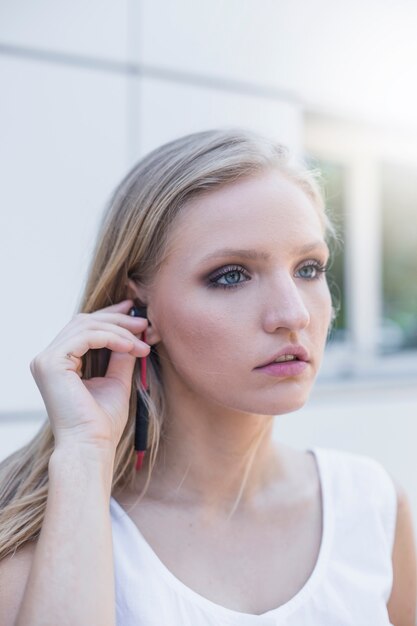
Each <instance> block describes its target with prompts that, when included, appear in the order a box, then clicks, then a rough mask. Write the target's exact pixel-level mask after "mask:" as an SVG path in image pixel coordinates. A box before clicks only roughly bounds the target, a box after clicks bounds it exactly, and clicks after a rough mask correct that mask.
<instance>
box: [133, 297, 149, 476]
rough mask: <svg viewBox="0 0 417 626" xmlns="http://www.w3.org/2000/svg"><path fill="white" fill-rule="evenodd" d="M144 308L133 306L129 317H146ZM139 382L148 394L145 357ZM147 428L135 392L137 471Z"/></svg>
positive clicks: (143, 407)
mask: <svg viewBox="0 0 417 626" xmlns="http://www.w3.org/2000/svg"><path fill="white" fill-rule="evenodd" d="M146 312H147V307H146V306H138V307H137V306H134V307H132V308H131V309H130V311H129V315H130V316H132V317H145V318H146V317H147V315H146ZM141 340H142V341H146V331H145V330H144V331H143V333H142V334H141ZM140 380H141V384H142V389H143V390H144V391H145V392H148V385H147V380H146V357H142V358H141V359H140ZM148 426H149V411H148V407H147V406H146V404H145V402H144V401H143V399H142V396H141V394H140V392H139V389H137V390H136V422H135V450H136V452H137V460H136V465H135V469H136V471H139V470H140V469H141V467H142V463H143V458H144V456H145V452H146V450H147V448H148Z"/></svg>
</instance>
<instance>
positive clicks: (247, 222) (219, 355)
mask: <svg viewBox="0 0 417 626" xmlns="http://www.w3.org/2000/svg"><path fill="white" fill-rule="evenodd" d="M310 244H311V245H313V247H312V248H311V250H309V251H303V248H304V247H307V246H309V245H310ZM225 248H228V249H233V250H236V251H235V252H232V251H229V252H222V250H224V249H225ZM239 250H240V251H239ZM249 253H250V256H249ZM328 254H329V251H328V248H327V246H326V244H325V241H324V238H323V229H322V225H321V222H320V218H319V216H318V214H317V211H316V209H315V207H314V206H313V204H312V201H311V200H310V199H309V198H308V196H307V195H306V194H305V193H304V192H303V191H302V190H301V189H300V187H298V186H297V185H296V184H295V183H293V182H292V181H290V180H289V179H288V178H286V177H285V176H284V175H283V174H281V173H280V172H279V171H277V170H275V169H270V170H267V171H265V172H263V173H261V174H258V175H256V176H253V177H251V178H246V179H242V180H241V181H238V182H236V183H230V184H228V185H225V186H224V187H223V188H221V189H218V190H215V191H210V192H208V193H207V194H206V195H204V196H200V197H198V198H195V199H192V200H191V201H189V202H188V204H187V205H185V206H184V207H183V209H182V211H181V213H180V214H179V215H178V216H177V218H176V220H175V222H174V225H173V227H172V230H171V233H170V238H169V245H168V249H167V256H166V258H165V261H164V263H163V264H162V267H161V269H160V271H159V272H158V274H157V277H156V281H155V283H154V286H153V288H152V291H151V295H150V298H149V302H148V313H149V317H150V318H151V320H152V326H153V328H154V330H155V331H156V332H157V339H158V340H157V341H155V342H154V341H150V342H151V343H156V345H157V349H158V353H159V355H160V357H161V365H162V373H163V377H164V382H165V381H166V382H167V387H168V390H169V391H171V392H173V393H176V394H178V393H180V394H181V393H183V394H190V393H191V394H194V395H195V396H196V398H197V399H198V401H199V403H200V404H199V406H202V404H201V403H202V402H203V399H204V398H205V399H206V400H207V401H209V402H213V401H214V403H215V404H216V405H220V406H222V407H224V408H226V407H227V408H228V409H233V410H238V411H244V412H249V413H256V414H262V415H278V414H281V413H286V412H290V411H294V410H296V409H298V408H300V407H301V406H302V405H303V404H304V403H305V402H306V400H307V397H308V394H309V392H310V389H311V387H312V384H313V382H314V379H315V377H316V375H317V373H318V370H319V367H320V364H321V361H322V356H323V351H324V347H325V343H326V337H327V332H328V328H329V324H330V318H331V297H330V292H329V288H328V285H327V281H326V275H325V273H323V272H320V271H317V269H316V268H317V267H319V266H324V265H325V264H326V263H327V261H328ZM288 344H301V345H302V346H303V347H304V348H305V349H306V350H307V352H308V354H309V363H308V365H307V367H306V368H305V369H304V371H303V372H302V373H301V374H298V375H290V376H284V377H274V376H271V375H268V374H266V373H265V372H263V371H260V370H259V369H256V368H257V367H258V366H260V365H262V364H264V363H265V362H267V361H268V360H271V358H273V357H274V356H275V355H276V354H277V353H278V352H279V351H280V350H281V349H282V348H283V347H284V346H286V345H288ZM196 398H194V399H196Z"/></svg>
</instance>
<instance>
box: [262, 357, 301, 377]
mask: <svg viewBox="0 0 417 626" xmlns="http://www.w3.org/2000/svg"><path fill="white" fill-rule="evenodd" d="M308 365H309V364H308V362H307V361H284V362H283V363H269V364H268V365H265V366H264V367H257V368H255V369H256V370H259V371H260V372H263V373H265V374H269V375H271V376H278V377H282V376H298V374H302V372H304V370H305V369H306V368H307V367H308Z"/></svg>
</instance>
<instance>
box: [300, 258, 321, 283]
mask: <svg viewBox="0 0 417 626" xmlns="http://www.w3.org/2000/svg"><path fill="white" fill-rule="evenodd" d="M309 269H313V270H314V275H313V276H311V275H308V274H307V275H306V274H304V275H302V276H301V278H306V279H307V280H317V279H318V278H320V275H321V274H324V273H325V272H327V266H326V265H321V263H319V262H318V261H309V262H308V263H306V265H303V267H300V269H299V270H298V271H299V272H302V271H303V270H309Z"/></svg>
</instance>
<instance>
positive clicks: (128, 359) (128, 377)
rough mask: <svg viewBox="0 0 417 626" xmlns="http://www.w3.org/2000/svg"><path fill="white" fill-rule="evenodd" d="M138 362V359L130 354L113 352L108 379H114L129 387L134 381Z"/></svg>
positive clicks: (107, 374) (107, 372)
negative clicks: (133, 377)
mask: <svg viewBox="0 0 417 626" xmlns="http://www.w3.org/2000/svg"><path fill="white" fill-rule="evenodd" d="M136 360H137V357H136V356H134V355H133V354H130V353H128V352H113V351H112V353H111V355H110V359H109V364H108V366H107V371H106V378H107V377H108V378H114V379H115V380H118V381H120V382H121V383H122V384H123V385H129V384H130V383H131V381H132V376H133V370H134V368H135V363H136Z"/></svg>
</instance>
